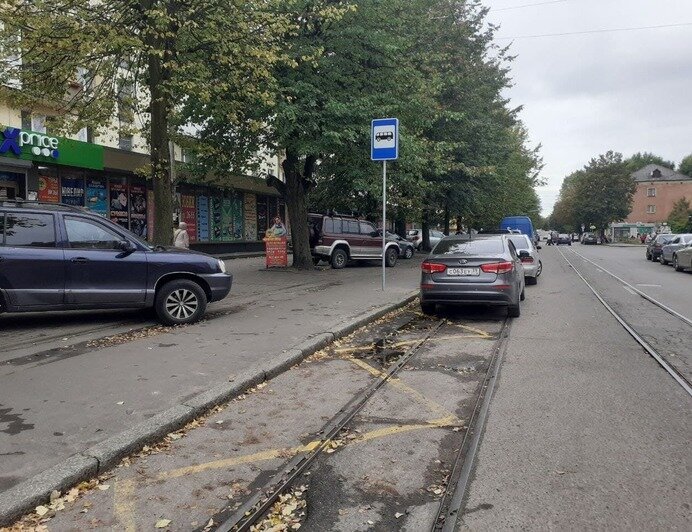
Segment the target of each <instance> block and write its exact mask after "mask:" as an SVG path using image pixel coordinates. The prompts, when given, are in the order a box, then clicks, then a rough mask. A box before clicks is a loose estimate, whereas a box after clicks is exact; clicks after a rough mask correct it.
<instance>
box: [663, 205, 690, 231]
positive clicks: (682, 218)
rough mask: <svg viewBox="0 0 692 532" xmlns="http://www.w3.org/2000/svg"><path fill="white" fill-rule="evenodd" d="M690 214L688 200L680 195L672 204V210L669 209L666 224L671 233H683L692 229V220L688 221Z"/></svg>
mask: <svg viewBox="0 0 692 532" xmlns="http://www.w3.org/2000/svg"><path fill="white" fill-rule="evenodd" d="M690 216H692V208H691V207H690V202H689V200H687V199H686V198H684V197H682V198H680V199H679V200H678V201H676V202H675V204H674V205H673V210H672V211H670V215H668V220H667V221H668V225H669V226H670V230H671V231H673V233H684V232H686V231H691V230H692V222H690Z"/></svg>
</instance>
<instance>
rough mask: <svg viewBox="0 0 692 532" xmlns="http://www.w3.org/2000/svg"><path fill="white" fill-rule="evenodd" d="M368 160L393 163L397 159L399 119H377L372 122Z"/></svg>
mask: <svg viewBox="0 0 692 532" xmlns="http://www.w3.org/2000/svg"><path fill="white" fill-rule="evenodd" d="M371 137H372V138H371V140H370V158H371V159H372V160H373V161H393V160H395V159H398V158H399V119H398V118H378V119H375V120H373V121H372V130H371Z"/></svg>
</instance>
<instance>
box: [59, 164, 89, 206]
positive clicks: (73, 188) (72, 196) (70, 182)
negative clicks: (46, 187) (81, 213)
mask: <svg viewBox="0 0 692 532" xmlns="http://www.w3.org/2000/svg"><path fill="white" fill-rule="evenodd" d="M60 198H61V201H62V202H63V203H66V204H67V205H74V206H76V207H84V174H83V173H82V172H63V171H62V170H61V171H60Z"/></svg>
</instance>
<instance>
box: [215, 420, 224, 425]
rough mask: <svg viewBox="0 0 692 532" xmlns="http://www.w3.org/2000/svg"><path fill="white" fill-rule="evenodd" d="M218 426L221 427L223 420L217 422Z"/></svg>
mask: <svg viewBox="0 0 692 532" xmlns="http://www.w3.org/2000/svg"><path fill="white" fill-rule="evenodd" d="M215 423H216V424H217V425H221V424H222V423H223V419H219V420H218V421H216V422H215Z"/></svg>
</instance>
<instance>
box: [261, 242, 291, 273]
mask: <svg viewBox="0 0 692 532" xmlns="http://www.w3.org/2000/svg"><path fill="white" fill-rule="evenodd" d="M264 248H265V251H266V262H265V264H266V267H267V268H286V267H287V266H288V252H287V250H286V237H285V236H282V237H268V238H265V239H264Z"/></svg>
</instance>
